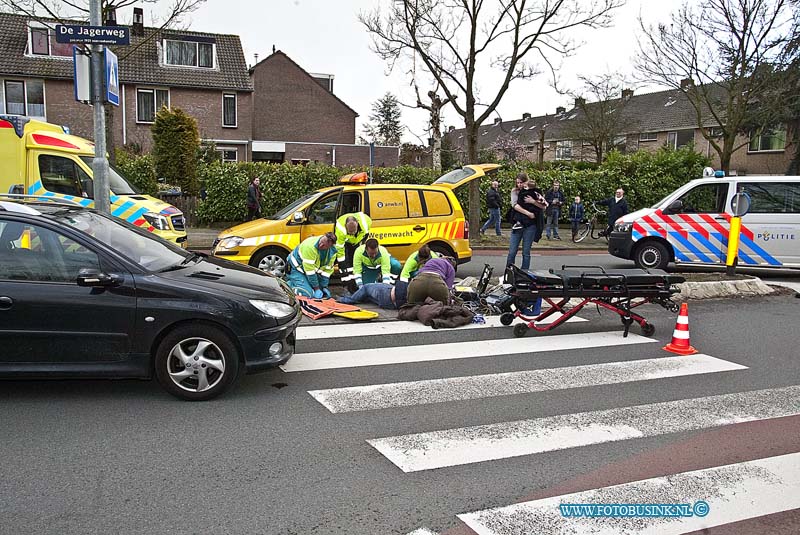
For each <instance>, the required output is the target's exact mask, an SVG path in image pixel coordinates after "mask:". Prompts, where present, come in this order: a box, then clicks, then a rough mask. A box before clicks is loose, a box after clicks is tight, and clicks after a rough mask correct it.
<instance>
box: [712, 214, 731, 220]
mask: <svg viewBox="0 0 800 535" xmlns="http://www.w3.org/2000/svg"><path fill="white" fill-rule="evenodd" d="M714 219H716V220H717V221H727V220H728V218H727V217H725V216H724V215H715V216H714Z"/></svg>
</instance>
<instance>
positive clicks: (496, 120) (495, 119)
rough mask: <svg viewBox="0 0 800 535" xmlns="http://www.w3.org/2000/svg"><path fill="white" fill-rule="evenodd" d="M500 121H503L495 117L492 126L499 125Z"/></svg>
mask: <svg viewBox="0 0 800 535" xmlns="http://www.w3.org/2000/svg"><path fill="white" fill-rule="evenodd" d="M502 121H503V119H501V118H500V117H495V118H494V124H500V123H501V122H502Z"/></svg>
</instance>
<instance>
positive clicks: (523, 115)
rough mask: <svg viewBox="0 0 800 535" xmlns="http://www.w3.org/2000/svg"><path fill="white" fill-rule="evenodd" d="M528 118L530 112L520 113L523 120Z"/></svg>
mask: <svg viewBox="0 0 800 535" xmlns="http://www.w3.org/2000/svg"><path fill="white" fill-rule="evenodd" d="M530 118H531V114H530V113H523V114H522V120H523V121H527V120H528V119H530Z"/></svg>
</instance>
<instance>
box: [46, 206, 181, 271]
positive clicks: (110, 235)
mask: <svg viewBox="0 0 800 535" xmlns="http://www.w3.org/2000/svg"><path fill="white" fill-rule="evenodd" d="M57 217H58V219H59V220H60V221H62V222H63V223H66V224H67V225H69V226H71V227H73V228H75V229H77V230H80V231H81V232H83V233H85V234H88V235H90V236H92V237H94V238H95V239H97V240H98V241H100V242H101V243H104V244H105V245H107V246H108V247H110V248H111V249H114V250H115V251H117V252H118V253H120V254H121V255H123V256H125V257H126V258H128V259H130V260H131V261H133V262H136V263H137V264H139V265H140V266H142V267H143V268H144V269H146V270H148V271H164V270H168V269H175V268H178V267H180V266H183V265H186V264H188V263H189V262H190V261H191V260H192V259H193V258H194V257H195V255H194V254H193V253H189V252H186V251H184V250H183V249H181V248H180V247H178V246H177V245H173V244H172V243H170V242H168V241H166V240H162V239H161V238H159V237H157V236H156V235H155V234H151V233H150V232H147V231H146V230H142V229H140V228H138V227H135V226H133V225H131V224H130V223H127V222H125V221H122V220H120V219H117V218H115V217H109V216H104V215H101V214H99V213H97V212H93V211H89V210H65V211H63V212H60V213H58V214H57Z"/></svg>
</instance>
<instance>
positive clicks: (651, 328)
mask: <svg viewBox="0 0 800 535" xmlns="http://www.w3.org/2000/svg"><path fill="white" fill-rule="evenodd" d="M655 332H656V326H655V325H653V324H652V323H645V324H644V325H642V334H643V335H645V336H653V335H654V334H655Z"/></svg>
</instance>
